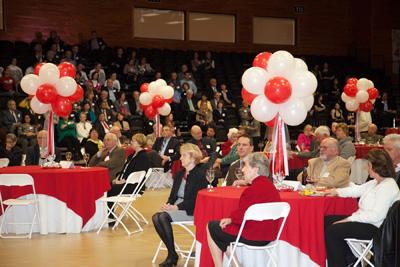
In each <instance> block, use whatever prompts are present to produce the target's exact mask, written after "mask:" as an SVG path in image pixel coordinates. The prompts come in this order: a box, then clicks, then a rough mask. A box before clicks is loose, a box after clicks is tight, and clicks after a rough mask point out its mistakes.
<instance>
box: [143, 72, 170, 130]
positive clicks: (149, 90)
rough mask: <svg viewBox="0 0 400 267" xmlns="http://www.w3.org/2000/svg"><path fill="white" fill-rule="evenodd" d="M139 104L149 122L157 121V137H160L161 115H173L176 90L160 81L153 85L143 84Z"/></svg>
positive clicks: (154, 82)
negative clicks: (172, 107) (172, 108)
mask: <svg viewBox="0 0 400 267" xmlns="http://www.w3.org/2000/svg"><path fill="white" fill-rule="evenodd" d="M140 92H141V94H140V96H139V102H140V105H141V107H142V109H143V113H144V115H145V116H146V117H147V118H148V119H149V120H153V119H154V120H155V123H156V137H159V136H160V115H162V116H168V115H169V114H170V113H171V106H170V105H169V104H170V103H172V100H173V96H174V89H173V88H172V87H171V86H169V85H167V83H166V82H165V80H163V79H158V80H156V81H153V82H151V83H143V84H142V85H141V86H140Z"/></svg>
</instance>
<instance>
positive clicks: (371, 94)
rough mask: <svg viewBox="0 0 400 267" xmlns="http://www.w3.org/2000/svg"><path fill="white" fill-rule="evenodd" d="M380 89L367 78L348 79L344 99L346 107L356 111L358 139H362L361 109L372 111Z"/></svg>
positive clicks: (356, 133)
mask: <svg viewBox="0 0 400 267" xmlns="http://www.w3.org/2000/svg"><path fill="white" fill-rule="evenodd" d="M378 96H379V91H378V89H376V88H375V87H374V83H373V82H372V81H371V80H368V79H366V78H361V79H359V80H357V78H350V79H348V80H347V83H346V85H345V86H344V89H343V93H342V96H341V97H342V100H343V102H345V104H346V109H347V110H348V111H350V112H356V123H355V124H356V125H355V128H356V129H355V135H356V141H357V142H359V141H360V129H359V117H360V113H359V112H360V111H364V112H370V111H371V110H372V109H373V108H374V103H375V100H376V98H377V97H378Z"/></svg>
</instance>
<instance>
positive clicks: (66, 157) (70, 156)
mask: <svg viewBox="0 0 400 267" xmlns="http://www.w3.org/2000/svg"><path fill="white" fill-rule="evenodd" d="M65 159H66V160H67V161H71V160H72V152H69V151H68V152H66V153H65Z"/></svg>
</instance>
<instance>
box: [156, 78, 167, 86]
mask: <svg viewBox="0 0 400 267" xmlns="http://www.w3.org/2000/svg"><path fill="white" fill-rule="evenodd" d="M156 83H157V84H158V86H166V85H167V82H166V81H165V80H164V79H158V80H157V81H156Z"/></svg>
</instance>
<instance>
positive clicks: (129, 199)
mask: <svg viewBox="0 0 400 267" xmlns="http://www.w3.org/2000/svg"><path fill="white" fill-rule="evenodd" d="M135 199H136V197H130V196H129V197H128V196H112V197H102V198H101V199H100V200H101V201H103V202H119V203H128V202H132V201H134V200H135Z"/></svg>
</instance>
